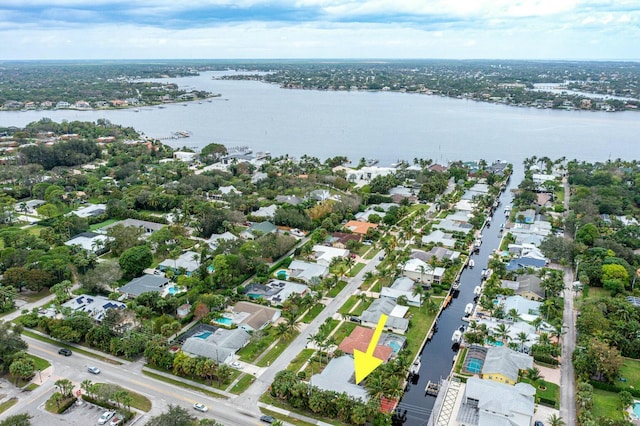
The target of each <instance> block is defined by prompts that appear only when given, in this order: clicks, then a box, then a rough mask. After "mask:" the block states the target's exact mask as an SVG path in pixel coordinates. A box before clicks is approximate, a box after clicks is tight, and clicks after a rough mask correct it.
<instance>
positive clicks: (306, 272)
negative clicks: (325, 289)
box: [289, 260, 329, 282]
mask: <svg viewBox="0 0 640 426" xmlns="http://www.w3.org/2000/svg"><path fill="white" fill-rule="evenodd" d="M289 271H290V275H291V276H292V277H294V278H298V279H301V280H303V281H305V282H309V281H310V280H311V279H312V278H313V277H319V278H324V277H325V276H326V275H327V274H328V273H329V268H327V267H326V266H324V265H320V264H318V263H311V262H304V261H302V260H294V261H293V262H291V264H290V265H289Z"/></svg>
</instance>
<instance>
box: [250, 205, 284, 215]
mask: <svg viewBox="0 0 640 426" xmlns="http://www.w3.org/2000/svg"><path fill="white" fill-rule="evenodd" d="M276 210H278V206H276V205H275V204H271V205H270V206H265V207H260V208H259V209H258V210H256V211H255V212H252V213H251V216H255V217H273V216H275V214H276Z"/></svg>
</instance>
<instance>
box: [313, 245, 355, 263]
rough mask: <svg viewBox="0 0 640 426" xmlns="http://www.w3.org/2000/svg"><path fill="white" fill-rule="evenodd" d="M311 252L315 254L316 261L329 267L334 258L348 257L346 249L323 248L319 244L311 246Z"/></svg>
mask: <svg viewBox="0 0 640 426" xmlns="http://www.w3.org/2000/svg"><path fill="white" fill-rule="evenodd" d="M313 251H314V253H316V261H317V262H318V263H323V264H325V265H329V264H330V263H331V260H333V258H335V257H340V258H343V257H347V256H348V255H349V250H347V249H340V248H336V247H329V246H323V245H320V244H316V245H315V246H313Z"/></svg>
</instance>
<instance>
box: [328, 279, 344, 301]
mask: <svg viewBox="0 0 640 426" xmlns="http://www.w3.org/2000/svg"><path fill="white" fill-rule="evenodd" d="M346 285H347V282H346V281H342V280H340V281H338V284H336V286H335V287H333V288H332V289H331V290H329V297H336V296H337V295H338V294H340V292H341V291H342V289H343V288H345V286H346Z"/></svg>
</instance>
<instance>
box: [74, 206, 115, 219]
mask: <svg viewBox="0 0 640 426" xmlns="http://www.w3.org/2000/svg"><path fill="white" fill-rule="evenodd" d="M106 211H107V205H106V204H90V205H88V206H86V207H82V208H80V209H78V210H74V211H72V212H71V213H73V214H75V215H76V216H78V217H89V216H97V215H100V214H102V213H104V212H106Z"/></svg>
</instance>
